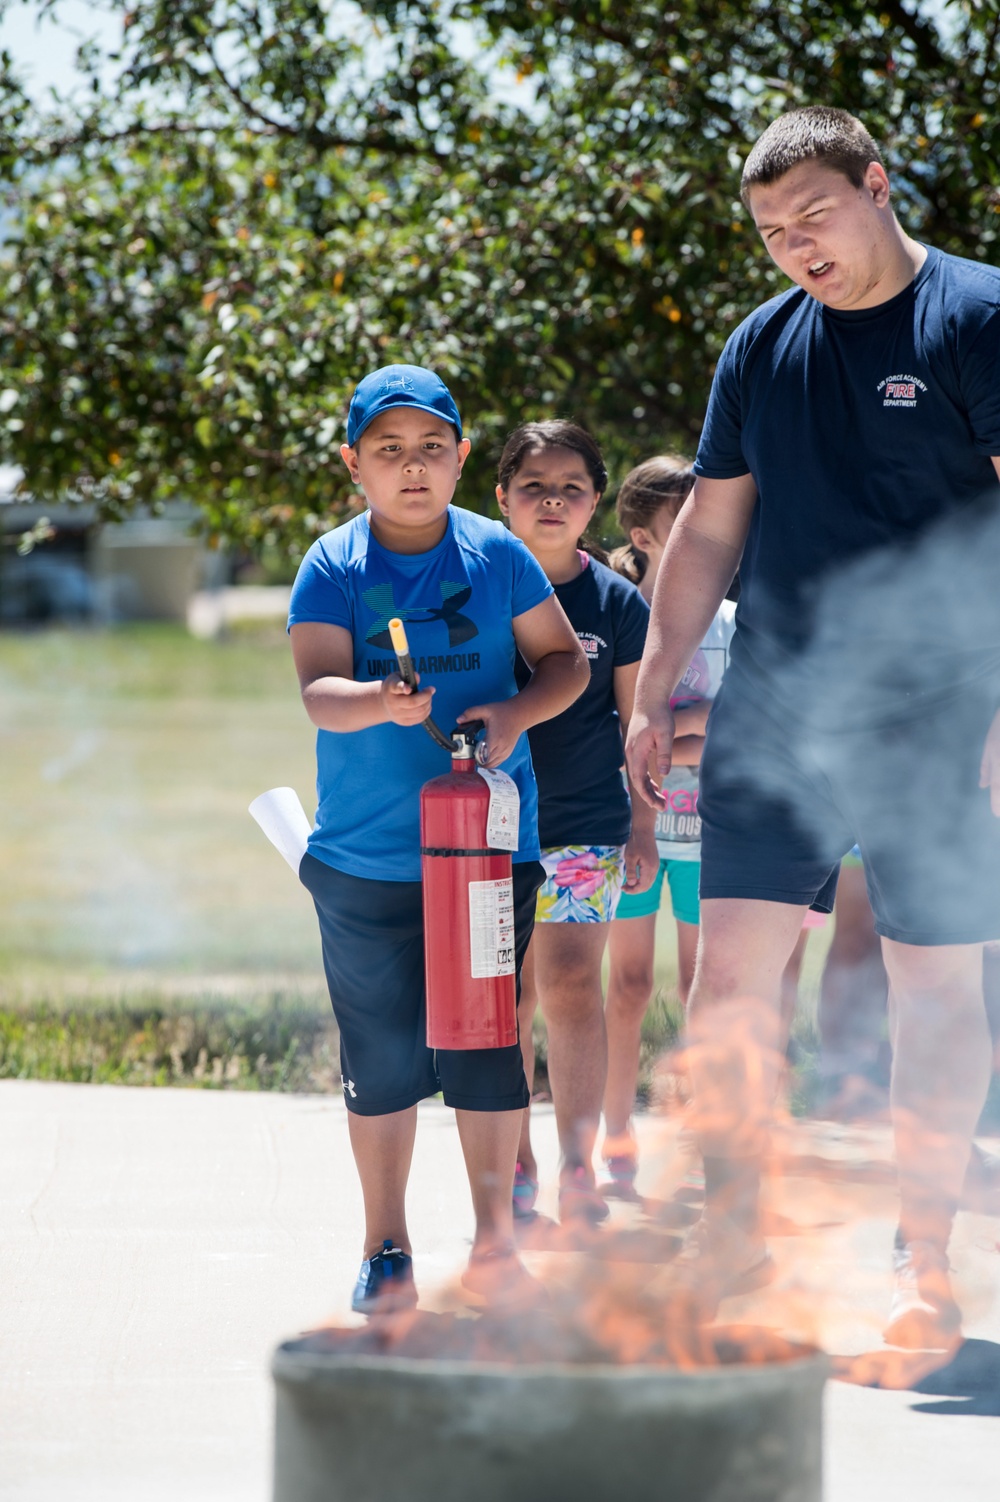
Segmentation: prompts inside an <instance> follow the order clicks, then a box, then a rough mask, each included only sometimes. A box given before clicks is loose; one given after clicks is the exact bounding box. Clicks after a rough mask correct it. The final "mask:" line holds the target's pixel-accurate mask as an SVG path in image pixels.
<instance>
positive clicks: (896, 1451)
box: [0, 1081, 1000, 1502]
mask: <svg viewBox="0 0 1000 1502" xmlns="http://www.w3.org/2000/svg"><path fill="white" fill-rule="evenodd" d="M536 1126H537V1132H536V1136H537V1141H538V1147H539V1150H540V1152H539V1156H540V1159H541V1162H542V1167H543V1175H544V1178H545V1180H546V1181H547V1183H548V1184H549V1185H551V1184H552V1182H553V1179H554V1173H555V1166H556V1146H555V1134H554V1123H553V1120H552V1115H551V1109H550V1108H544V1107H543V1108H541V1109H540V1110H539V1111H538V1112H537V1122H536ZM656 1127H657V1124H656V1123H655V1122H654V1121H653V1120H652V1119H651V1118H646V1119H644V1120H643V1122H642V1131H643V1135H644V1137H647V1138H648V1139H649V1141H650V1144H652V1134H653V1133H654V1132H655V1131H656ZM834 1135H835V1136H836V1134H834ZM816 1140H818V1139H817V1138H816V1134H815V1133H814V1134H813V1137H812V1138H810V1139H809V1141H810V1142H813V1144H814V1145H815V1141H816ZM0 1141H2V1143H3V1152H2V1154H0V1498H2V1499H5V1502H6V1499H17V1502H56V1499H59V1502H84V1499H86V1502H91V1499H93V1502H98V1499H100V1502H118V1499H125V1498H128V1499H129V1502H160V1499H161V1498H162V1499H166V1498H168V1497H169V1498H170V1499H171V1502H176V1498H177V1497H178V1496H182V1497H183V1498H184V1502H229V1499H233V1502H236V1499H239V1502H264V1499H267V1498H268V1497H269V1496H270V1465H271V1427H272V1390H271V1383H270V1378H269V1375H268V1363H269V1360H270V1356H271V1353H272V1351H273V1349H274V1347H275V1345H276V1344H277V1343H278V1342H279V1341H280V1340H282V1339H284V1338H286V1337H288V1336H290V1335H294V1334H297V1333H298V1332H299V1331H301V1330H303V1329H306V1328H309V1327H311V1326H314V1325H317V1324H319V1323H322V1322H323V1321H325V1320H328V1319H331V1318H334V1319H337V1320H343V1319H345V1318H346V1317H347V1306H348V1298H349V1294H350V1289H351V1286H352V1283H353V1279H354V1277H355V1275H356V1272H357V1266H358V1260H359V1255H360V1236H361V1225H362V1217H361V1196H360V1191H359V1189H358V1186H357V1182H356V1179H355V1173H354V1167H353V1162H352V1159H351V1154H350V1148H349V1144H348V1138H347V1122H346V1113H345V1111H344V1108H343V1105H342V1104H341V1102H340V1101H339V1100H338V1099H334V1098H330V1097H318V1096H309V1097H302V1096H281V1095H270V1094H239V1093H213V1092H209V1091H197V1090H168V1089H150V1090H132V1089H124V1088H116V1087H102V1086H84V1085H50V1084H40V1083H33V1082H14V1081H6V1082H3V1083H2V1084H0ZM807 1145H808V1143H807ZM828 1145H829V1144H828ZM870 1146H871V1144H867V1145H866V1144H864V1143H862V1144H861V1150H862V1155H863V1153H864V1151H867V1150H868V1147H870ZM833 1150H834V1151H835V1152H836V1151H841V1152H842V1153H843V1154H844V1156H845V1159H848V1160H849V1159H850V1157H851V1154H852V1153H855V1154H856V1153H857V1152H858V1146H857V1143H855V1142H853V1141H852V1140H850V1139H848V1138H847V1137H844V1138H843V1140H842V1141H841V1142H840V1143H839V1146H838V1143H837V1141H834V1144H833ZM654 1156H655V1154H654V1152H653V1151H652V1149H651V1151H650V1154H649V1157H650V1163H651V1167H650V1172H651V1171H652V1159H653V1157H654ZM803 1161H805V1160H803ZM884 1178H885V1176H884V1174H883V1175H882V1183H881V1186H880V1185H879V1183H878V1175H875V1180H876V1182H875V1184H874V1187H869V1188H865V1189H864V1194H868V1195H869V1197H870V1204H869V1207H868V1211H867V1212H866V1213H865V1215H864V1216H863V1217H860V1218H856V1217H854V1218H851V1219H850V1221H849V1223H848V1224H842V1225H839V1226H835V1225H833V1221H832V1220H831V1223H830V1225H829V1226H827V1225H824V1224H823V1223H822V1222H821V1221H820V1220H819V1219H818V1218H817V1213H816V1211H817V1205H816V1199H815V1194H814V1192H813V1189H814V1187H815V1186H813V1189H810V1181H809V1180H808V1178H807V1177H801V1178H799V1179H794V1178H789V1179H786V1180H785V1181H784V1183H785V1185H786V1186H787V1188H786V1189H785V1190H783V1194H784V1196H785V1198H784V1199H783V1201H782V1204H781V1207H780V1208H781V1211H782V1212H783V1213H785V1214H786V1215H787V1214H788V1213H789V1211H791V1212H792V1214H793V1216H794V1218H796V1219H798V1220H799V1221H800V1222H801V1225H800V1226H799V1227H798V1228H797V1229H799V1230H800V1231H802V1233H803V1234H801V1235H799V1236H798V1237H797V1238H790V1237H776V1238H775V1240H774V1243H773V1244H774V1247H775V1251H776V1255H777V1256H778V1260H779V1264H780V1265H781V1266H782V1271H783V1281H784V1283H785V1285H786V1286H787V1287H789V1288H792V1287H795V1288H799V1291H800V1292H801V1291H802V1289H803V1288H806V1284H808V1282H809V1278H810V1277H812V1278H813V1279H815V1280H816V1282H817V1286H819V1287H826V1286H829V1287H830V1289H831V1291H832V1295H833V1294H835V1295H836V1296H835V1297H833V1304H834V1305H835V1306H836V1307H835V1308H834V1310H833V1312H832V1313H831V1315H830V1320H831V1321H832V1324H831V1325H830V1328H829V1329H828V1330H827V1333H826V1340H827V1343H828V1344H830V1343H831V1342H833V1343H837V1342H839V1344H837V1346H836V1348H838V1349H848V1348H850V1349H852V1350H853V1349H857V1350H862V1349H865V1348H866V1347H867V1346H868V1345H870V1344H871V1343H872V1341H873V1339H874V1337H873V1333H872V1332H873V1328H874V1327H875V1326H877V1322H878V1318H879V1311H881V1310H882V1306H883V1303H884V1298H885V1294H886V1292H887V1289H888V1278H887V1273H886V1266H887V1257H888V1249H889V1243H890V1241H891V1228H892V1209H891V1191H890V1190H888V1189H887V1188H886V1187H885V1184H884ZM640 1187H642V1183H641V1182H640ZM409 1204H410V1224H411V1232H412V1235H413V1241H414V1247H415V1251H416V1255H417V1270H418V1276H419V1281H420V1284H421V1285H422V1286H423V1287H424V1288H430V1287H431V1286H432V1285H433V1284H437V1283H439V1282H441V1281H443V1280H444V1279H445V1278H447V1277H448V1276H449V1275H450V1274H452V1273H454V1272H457V1271H458V1269H459V1268H460V1267H461V1265H462V1263H463V1261H464V1258H465V1256H466V1254H467V1250H468V1242H469V1237H470V1234H471V1210H470V1206H469V1201H468V1190H467V1186H466V1183H465V1175H464V1170H463V1167H462V1158H461V1152H460V1148H459V1144H458V1138H457V1134H456V1132H455V1127H454V1118H453V1115H452V1113H451V1112H450V1111H448V1110H447V1109H445V1108H444V1107H442V1106H440V1105H438V1104H436V1103H433V1102H429V1103H427V1104H426V1105H425V1106H423V1107H422V1108H421V1120H420V1130H419V1132H418V1137H417V1149H416V1155H415V1161H414V1168H413V1176H412V1181H411V1193H410V1201H409ZM541 1208H542V1209H543V1210H545V1209H548V1210H549V1211H550V1212H551V1211H552V1210H553V1209H554V1205H553V1204H552V1201H551V1192H549V1194H548V1196H547V1197H546V1196H543V1200H542V1203H541ZM626 1208H627V1207H615V1215H616V1219H617V1218H619V1217H620V1215H621V1214H622V1213H624V1211H625V1209H626ZM961 1222H962V1224H961V1226H960V1231H959V1234H958V1235H957V1236H956V1242H957V1243H958V1247H957V1252H958V1255H957V1258H956V1260H959V1261H961V1262H963V1263H964V1264H966V1265H967V1268H968V1270H969V1272H968V1277H967V1279H966V1284H967V1287H966V1294H967V1296H968V1300H969V1302H968V1308H970V1309H971V1310H972V1316H973V1317H972V1319H971V1320H970V1321H969V1322H968V1324H967V1329H966V1334H967V1335H969V1336H973V1337H978V1339H979V1340H980V1341H982V1342H984V1344H983V1345H982V1346H975V1347H974V1349H975V1351H976V1352H978V1353H979V1355H980V1357H981V1358H982V1362H983V1363H985V1365H984V1367H983V1370H985V1371H986V1376H985V1378H984V1377H983V1373H982V1371H980V1373H979V1375H978V1376H977V1377H976V1379H975V1382H974V1384H973V1386H976V1384H978V1389H981V1390H977V1392H976V1393H974V1394H973V1395H972V1396H971V1397H970V1396H969V1395H968V1394H964V1393H962V1392H961V1391H960V1390H959V1391H955V1392H954V1395H948V1394H946V1395H945V1396H944V1397H943V1398H936V1397H927V1396H923V1397H921V1396H917V1395H915V1394H914V1393H912V1392H883V1391H871V1390H868V1389H864V1388H859V1387H852V1386H848V1385H846V1384H843V1383H839V1382H834V1383H831V1384H830V1386H829V1389H828V1397H827V1430H826V1447H827V1449H826V1453H827V1469H826V1474H827V1485H826V1497H827V1502H869V1499H870V1502H896V1499H899V1502H903V1499H904V1498H905V1499H906V1502H930V1499H932V1498H933V1499H934V1502H942V1499H943V1502H964V1499H966V1498H969V1499H972V1498H979V1497H988V1496H992V1495H993V1494H995V1492H996V1491H997V1489H998V1487H1000V1360H997V1359H994V1358H1000V1346H993V1345H991V1344H986V1343H987V1342H996V1341H1000V1319H998V1315H997V1311H996V1308H995V1301H994V1298H993V1292H994V1282H995V1279H996V1278H997V1276H998V1275H1000V1252H998V1246H1000V1221H998V1220H996V1219H990V1218H987V1217H984V1216H971V1215H964V1216H963V1217H961ZM810 1228H811V1229H810ZM796 1259H798V1260H797V1263H796V1265H797V1266H802V1267H805V1268H806V1269H807V1273H803V1274H802V1275H801V1276H800V1275H799V1273H797V1272H795V1271H794V1269H793V1268H792V1264H793V1262H795V1261H796ZM856 1272H857V1275H858V1276H860V1277H862V1278H863V1279H864V1280H865V1281H866V1283H867V1285H868V1286H867V1287H865V1288H863V1289H862V1290H861V1292H860V1294H858V1297H857V1298H854V1297H853V1294H852V1290H853V1288H854V1285H853V1282H852V1280H853V1279H854V1278H855V1273H856ZM803 1277H804V1278H805V1282H804V1283H803V1281H802V1279H803ZM854 1291H855V1292H856V1290H854ZM806 1295H807V1297H806V1302H808V1301H809V1298H813V1299H815V1294H814V1293H813V1294H809V1291H808V1288H806ZM866 1300H867V1306H870V1307H867V1312H866ZM733 1302H734V1303H735V1301H733ZM765 1303H766V1301H765ZM740 1304H741V1306H746V1305H747V1304H748V1301H746V1300H744V1301H740ZM858 1305H860V1306H861V1308H862V1313H861V1316H860V1318H859V1316H858V1313H857V1306H858ZM848 1308H850V1311H851V1312H850V1314H849V1315H845V1314H844V1310H845V1309H848ZM747 1312H748V1311H747V1310H746V1308H745V1307H740V1308H736V1309H734V1311H733V1317H743V1316H744V1314H746V1313H747ZM726 1313H727V1314H728V1313H729V1311H728V1310H727V1311H726ZM852 1320H853V1321H854V1323H853V1324H851V1321H852ZM845 1342H846V1344H845ZM875 1344H877V1340H875ZM970 1349H973V1348H971V1347H970ZM990 1363H992V1365H990ZM984 1383H985V1386H984ZM991 1384H992V1385H991ZM953 1385H954V1384H953ZM958 1387H959V1389H960V1388H961V1383H959V1384H958ZM920 1407H923V1408H925V1409H926V1408H928V1407H930V1408H932V1409H943V1410H944V1412H941V1411H933V1412H932V1411H918V1409H919V1408H920ZM388 1502H396V1499H388ZM399 1502H405V1498H400V1499H399ZM554 1502H559V1499H554Z"/></svg>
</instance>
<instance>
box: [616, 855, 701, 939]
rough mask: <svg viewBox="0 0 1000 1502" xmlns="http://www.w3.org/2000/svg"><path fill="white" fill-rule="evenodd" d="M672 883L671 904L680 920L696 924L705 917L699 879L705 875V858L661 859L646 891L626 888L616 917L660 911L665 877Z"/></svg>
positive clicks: (643, 914) (668, 882)
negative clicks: (702, 865) (703, 871)
mask: <svg viewBox="0 0 1000 1502" xmlns="http://www.w3.org/2000/svg"><path fill="white" fill-rule="evenodd" d="M664 876H665V877H666V878H667V884H668V886H669V887H670V906H671V907H672V908H673V910H674V917H675V918H676V919H677V921H678V923H693V924H694V925H695V926H696V927H697V925H698V922H699V920H700V918H701V910H700V908H699V906H698V879H699V877H700V876H701V861H665V860H661V861H660V869H659V870H658V871H657V873H656V878H655V880H654V881H653V885H652V886H651V887H650V888H649V890H648V891H646V892H637V893H635V895H634V896H633V894H632V893H631V892H623V893H622V895H621V896H620V897H619V899H618V907H617V908H616V910H615V917H616V918H645V917H647V916H648V915H649V914H650V913H658V912H659V910H660V900H661V898H662V896H663V878H664Z"/></svg>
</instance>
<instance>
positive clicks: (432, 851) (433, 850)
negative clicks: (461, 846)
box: [420, 845, 504, 855]
mask: <svg viewBox="0 0 1000 1502" xmlns="http://www.w3.org/2000/svg"><path fill="white" fill-rule="evenodd" d="M503 853H504V852H503V851H502V850H490V849H489V847H487V848H486V849H485V850H452V849H451V848H450V847H447V848H445V847H443V846H438V845H421V847H420V854H421V855H503Z"/></svg>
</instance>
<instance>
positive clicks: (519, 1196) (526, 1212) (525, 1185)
mask: <svg viewBox="0 0 1000 1502" xmlns="http://www.w3.org/2000/svg"><path fill="white" fill-rule="evenodd" d="M537 1198H538V1180H537V1179H533V1178H532V1177H531V1175H530V1174H527V1173H525V1171H524V1165H523V1163H515V1165H514V1219H515V1220H534V1218H535V1201H536V1200H537Z"/></svg>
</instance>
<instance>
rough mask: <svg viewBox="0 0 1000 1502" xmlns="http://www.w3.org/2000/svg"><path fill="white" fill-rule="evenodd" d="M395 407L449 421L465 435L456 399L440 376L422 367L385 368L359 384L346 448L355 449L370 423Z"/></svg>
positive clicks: (348, 414) (386, 366)
mask: <svg viewBox="0 0 1000 1502" xmlns="http://www.w3.org/2000/svg"><path fill="white" fill-rule="evenodd" d="M393 407H416V409H417V411H418V412H432V413H433V414H434V416H435V417H443V418H444V420H445V422H450V423H451V425H452V427H453V428H454V429H455V432H456V433H457V435H458V437H459V438H461V436H462V419H461V418H460V417H459V415H458V408H457V407H456V406H455V398H454V397H453V396H452V394H451V392H450V391H449V390H448V388H447V386H446V385H445V383H444V381H442V379H441V377H440V376H436V375H435V374H434V372H433V370H425V369H424V367H423V366H422V365H383V366H382V368H381V370H373V371H372V373H371V375H366V376H365V378H364V380H363V381H359V382H358V385H357V387H356V388H355V391H354V395H353V396H352V397H351V405H350V409H349V411H348V413H347V446H348V448H353V447H354V445H355V444H356V443H357V441H358V439H359V438H360V437H361V435H362V433H363V432H364V431H365V428H367V427H368V425H369V423H371V422H374V420H375V418H376V417H378V415H379V413H380V412H388V411H390V409H391V408H393Z"/></svg>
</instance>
